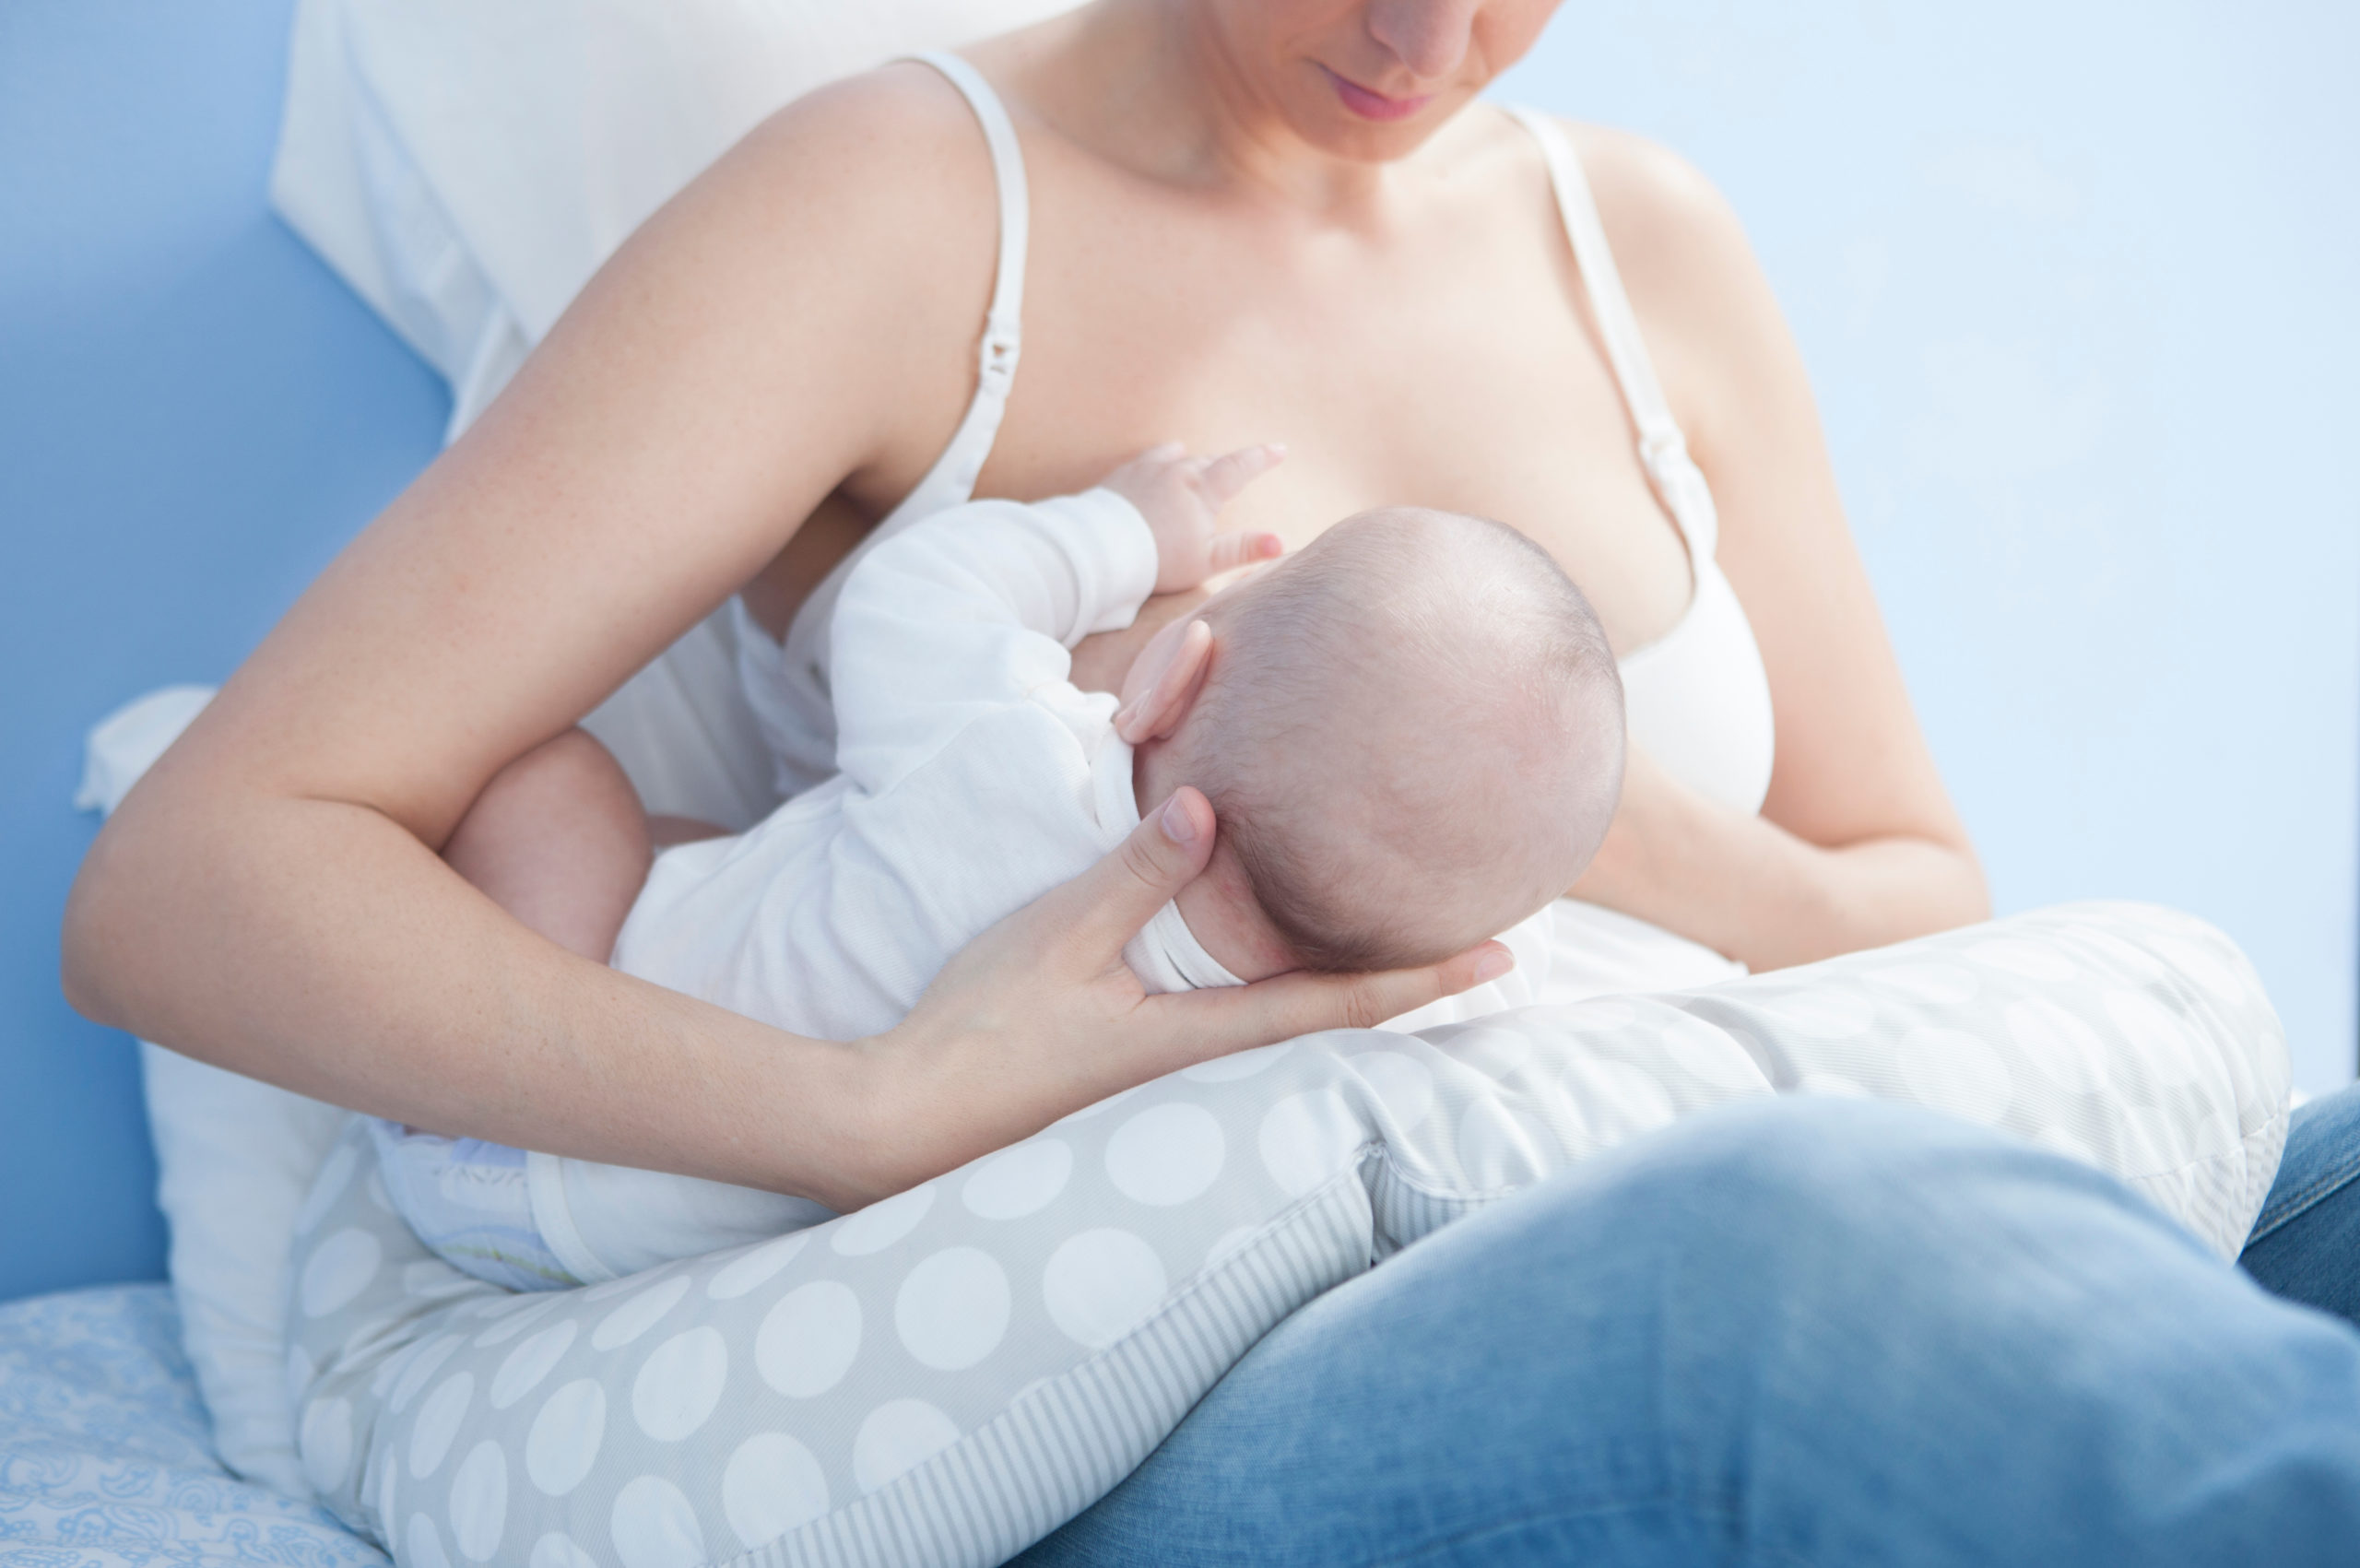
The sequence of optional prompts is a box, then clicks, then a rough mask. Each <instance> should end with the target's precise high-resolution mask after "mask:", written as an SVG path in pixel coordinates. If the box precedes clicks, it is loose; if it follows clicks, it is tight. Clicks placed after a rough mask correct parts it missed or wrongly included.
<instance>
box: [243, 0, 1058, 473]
mask: <svg viewBox="0 0 2360 1568" xmlns="http://www.w3.org/2000/svg"><path fill="white" fill-rule="evenodd" d="M1074 4H1075V0H858V3H852V0H500V3H499V4H498V5H485V4H483V3H482V0H301V4H300V5H299V6H298V7H297V10H296V16H295V37H294V46H293V51H292V55H291V59H290V63H289V74H288V86H287V115H286V121H285V124H284V125H283V126H282V128H281V130H280V133H279V144H278V158H277V165H276V167H275V168H274V169H273V171H272V173H271V200H272V202H273V204H274V205H275V206H277V208H278V211H279V213H280V215H281V216H283V217H284V218H286V219H287V221H288V222H289V224H291V225H293V227H294V229H295V231H296V232H297V233H299V234H301V235H302V236H303V238H304V239H305V240H307V241H309V242H311V243H312V245H313V248H314V249H316V250H317V251H318V252H319V253H321V254H322V255H323V256H325V257H326V258H327V261H328V263H329V265H332V266H334V267H335V268H336V270H337V271H338V272H340V273H342V274H343V275H344V277H345V279H346V281H348V283H350V284H351V285H352V287H353V288H354V289H357V290H359V292H360V296H361V298H362V299H364V300H366V301H369V303H370V304H371V305H372V306H373V307H374V308H375V309H376V311H377V312H378V313H379V314H381V315H383V316H384V318H385V319H386V321H387V322H389V323H391V324H392V325H393V326H394V328H395V331H397V332H399V333H400V334H401V335H402V336H404V337H405V338H407V340H408V341H409V343H410V345H411V347H413V348H416V349H417V350H418V351H419V353H420V354H422V355H424V356H425V357H426V359H427V360H429V361H430V362H431V363H432V364H433V366H434V367H435V369H437V370H439V371H442V372H443V376H444V377H445V378H446V379H447V380H448V381H449V382H450V383H451V388H452V393H453V395H454V407H453V408H452V412H451V422H452V429H453V430H454V431H456V430H463V429H465V428H466V425H467V424H468V423H469V422H470V421H472V420H473V419H474V418H475V417H476V415H477V414H478V413H480V412H481V411H482V409H483V408H484V407H485V406H486V405H487V404H489V403H490V401H491V398H492V396H493V395H495V394H497V393H498V392H499V390H500V388H501V386H502V385H504V384H506V383H507V380H508V377H509V376H510V374H511V373H513V371H514V370H515V369H516V367H517V365H519V364H520V363H522V362H523V360H524V358H525V353H526V352H527V351H528V350H529V349H530V348H531V347H532V346H533V345H534V344H536V343H537V342H539V341H540V339H541V336H542V335H543V334H544V333H546V332H548V330H549V325H550V324H551V323H552V322H554V321H556V320H557V317H558V313H559V312H560V311H562V310H564V309H565V306H566V303H567V301H571V300H572V298H573V296H574V295H575V293H576V292H578V291H579V290H580V289H581V288H582V285H583V284H584V282H586V281H588V279H589V277H590V275H591V273H593V272H594V271H596V269H597V267H598V265H599V264H600V263H601V262H603V261H605V260H606V258H607V257H608V255H609V254H610V253H612V252H613V251H614V249H615V247H616V246H617V245H619V244H620V243H621V242H623V239H624V238H625V237H626V236H627V235H629V234H630V233H631V230H633V229H635V228H637V227H638V226H639V224H640V222H641V220H642V219H643V218H646V217H647V215H648V214H649V213H651V212H653V211H655V208H656V207H657V206H661V205H662V204H663V202H664V201H665V199H666V198H667V197H668V196H670V195H672V193H673V192H675V191H677V190H678V189H679V188H680V187H681V186H682V185H685V184H687V183H689V181H690V179H691V178H692V177H694V176H695V175H696V173H697V172H698V171H700V170H702V169H703V168H704V166H705V165H706V164H708V163H710V162H712V161H713V160H714V159H715V158H717V157H718V156H720V154H721V153H722V152H723V151H724V150H726V148H727V147H729V145H730V144H731V143H733V142H735V141H736V140H737V138H738V137H739V136H744V135H745V134H746V132H747V131H749V130H750V129H751V128H752V127H753V126H754V125H755V124H757V123H759V122H760V121H761V119H762V118H763V117H764V116H765V115H767V114H769V113H770V112H772V111H773V110H774V109H776V108H778V107H779V106H780V105H782V104H784V103H786V102H788V101H790V100H793V99H795V98H796V97H799V96H800V95H801V94H803V93H806V92H808V91H809V90H811V88H815V87H818V86H820V85H821V84H822V83H825V82H830V81H833V80H835V79H837V78H838V77H846V76H850V75H852V74H853V73H855V72H856V71H864V70H867V69H868V68H870V67H871V66H874V65H881V64H883V63H884V62H885V61H887V60H891V59H892V58H894V57H895V56H897V55H903V54H908V53H914V52H917V51H921V50H926V49H950V48H956V47H958V46H959V45H961V44H964V43H969V42H973V41H975V40H976V39H979V38H985V37H989V36H990V35H992V34H994V33H999V32H1006V31H1009V29H1014V28H1018V27H1021V26H1024V25H1026V24H1027V23H1030V22H1034V21H1038V20H1040V19H1042V18H1045V17H1050V16H1054V15H1056V13H1058V12H1060V11H1066V10H1070V9H1071V8H1072V7H1073V6H1074Z"/></svg>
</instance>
